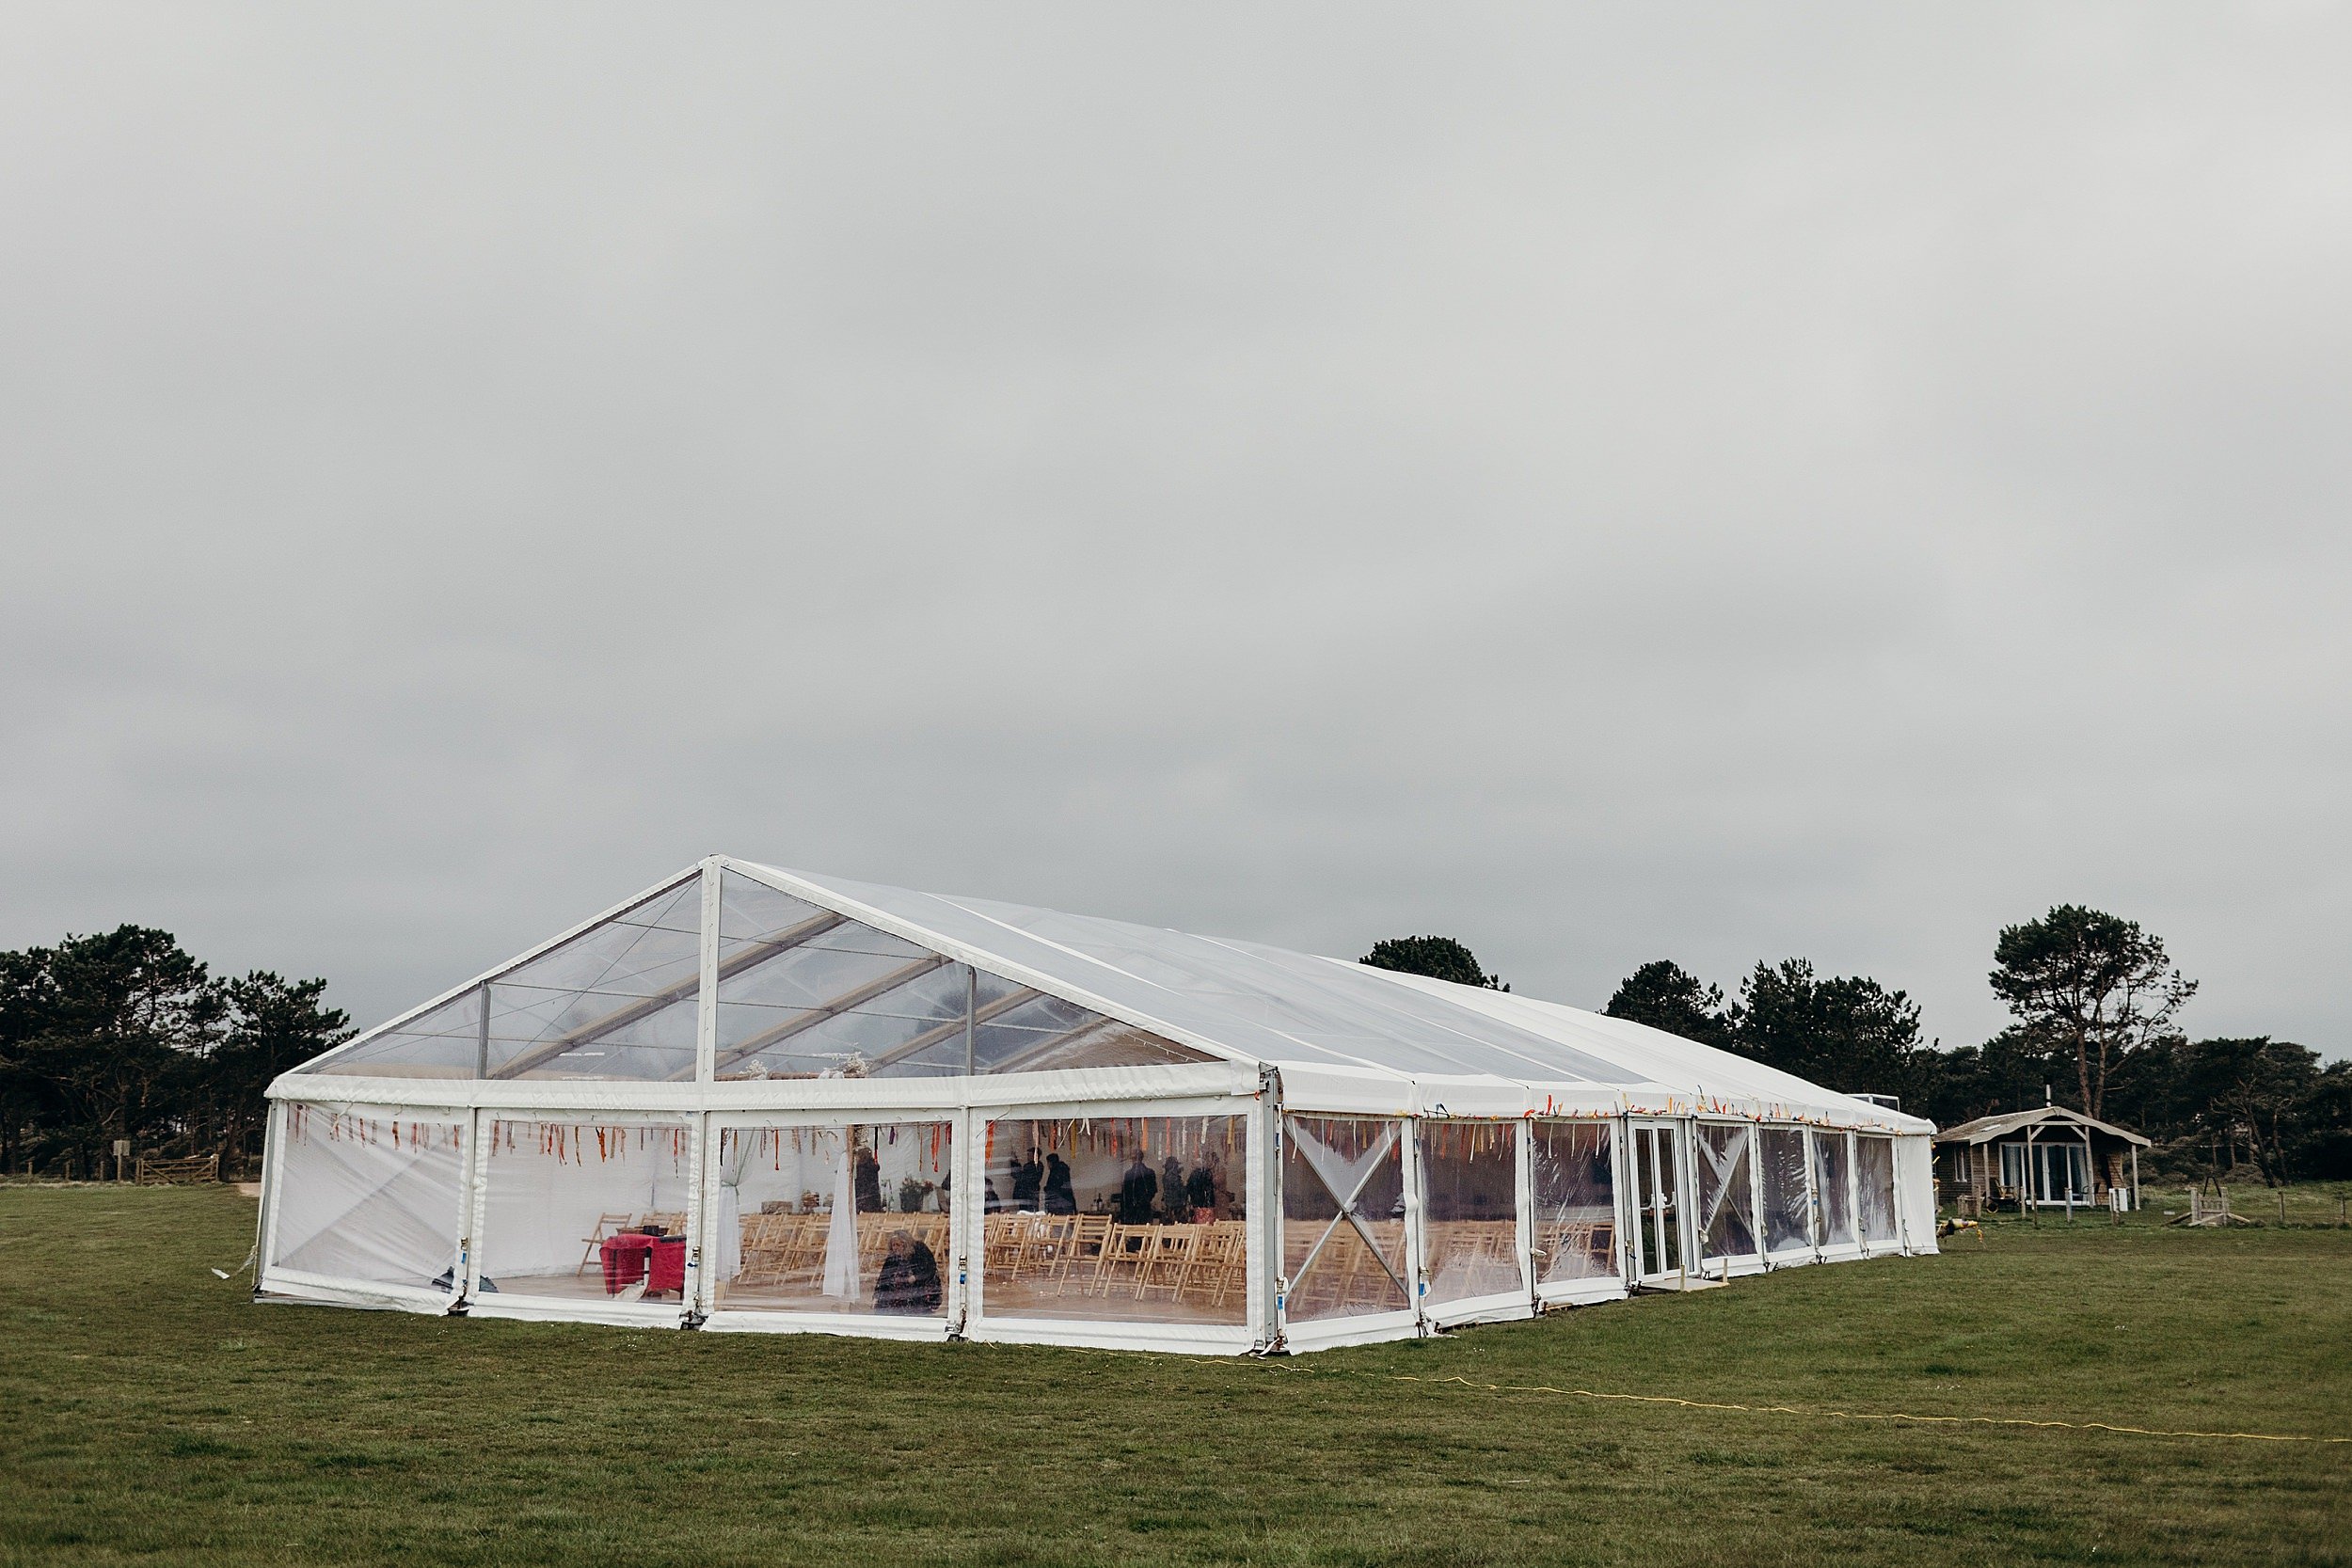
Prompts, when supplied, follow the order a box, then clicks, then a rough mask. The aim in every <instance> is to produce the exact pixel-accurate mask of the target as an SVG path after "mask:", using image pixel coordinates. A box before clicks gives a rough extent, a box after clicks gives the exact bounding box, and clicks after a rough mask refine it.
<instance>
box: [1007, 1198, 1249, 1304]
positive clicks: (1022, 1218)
mask: <svg viewBox="0 0 2352 1568" xmlns="http://www.w3.org/2000/svg"><path fill="white" fill-rule="evenodd" d="M981 1235H982V1252H983V1259H982V1261H983V1265H984V1267H985V1268H986V1270H987V1278H988V1279H989V1281H990V1282H991V1283H994V1282H996V1281H1000V1280H1001V1281H1003V1282H1005V1283H1007V1284H1025V1285H1026V1286H1027V1287H1028V1288H1029V1289H1031V1290H1033V1291H1043V1292H1047V1293H1051V1294H1054V1295H1072V1296H1080V1297H1085V1296H1093V1297H1098V1298H1102V1299H1104V1300H1108V1299H1110V1298H1111V1297H1113V1296H1124V1297H1127V1298H1129V1299H1131V1300H1135V1301H1151V1300H1164V1301H1166V1302H1168V1303H1169V1304H1170V1305H1171V1306H1179V1307H1182V1306H1200V1307H1211V1308H1218V1307H1224V1306H1226V1305H1227V1304H1228V1303H1229V1302H1232V1303H1238V1302H1240V1301H1241V1300H1242V1299H1243V1296H1244V1294H1245V1292H1246V1291H1248V1278H1249V1227H1248V1224H1247V1223H1246V1222H1244V1221H1241V1220H1237V1219H1235V1220H1206V1221H1201V1222H1200V1223H1198V1224H1184V1225H1122V1224H1120V1222H1119V1221H1117V1220H1115V1219H1113V1218H1111V1217H1110V1216H1109V1215H1108V1214H991V1215H989V1216H987V1218H986V1219H985V1220H984V1221H983V1222H982V1226H981Z"/></svg>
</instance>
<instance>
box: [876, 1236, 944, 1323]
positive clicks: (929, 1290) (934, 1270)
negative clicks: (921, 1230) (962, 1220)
mask: <svg viewBox="0 0 2352 1568" xmlns="http://www.w3.org/2000/svg"><path fill="white" fill-rule="evenodd" d="M874 1310H875V1311H877V1312H901V1313H909V1314H914V1315H920V1314H923V1313H927V1312H936V1311H938V1310H939V1259H936V1258H934V1257H933V1256H931V1249H930V1247H928V1246H926V1245H924V1244H923V1243H921V1242H919V1241H917V1240H915V1238H914V1235H913V1234H911V1233H910V1232H908V1231H904V1230H894V1231H892V1232H891V1233H890V1250H889V1252H888V1254H887V1255H886V1256H884V1258H883V1259H882V1267H881V1268H880V1269H878V1270H876V1271H875V1274H874Z"/></svg>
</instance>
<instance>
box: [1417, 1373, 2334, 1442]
mask: <svg viewBox="0 0 2352 1568" xmlns="http://www.w3.org/2000/svg"><path fill="white" fill-rule="evenodd" d="M1390 1381H1391V1382H1392V1383H1428V1384H1439V1383H1458V1384H1460V1385H1461V1386H1463V1387H1465V1388H1483V1389H1485V1390H1486V1392H1488V1393H1490V1394H1567V1395H1573V1396H1574V1397H1575V1398H1577V1399H1582V1400H1622V1401H1625V1402H1628V1403H1630V1404H1677V1405H1680V1406H1682V1408H1684V1409H1685V1410H1738V1411H1744V1412H1746V1413H1748V1414H1750V1415H1756V1416H1820V1417H1828V1418H1835V1419H1836V1420H1841V1421H1917V1422H1921V1423H1923V1424H1927V1425H1932V1426H1988V1427H2059V1428H2063V1429H2064V1430H2066V1431H2068V1432H2122V1433H2130V1434H2131V1435H2133V1436H2135V1437H2231V1438H2242V1439H2244V1440H2245V1441H2247V1442H2249V1443H2352V1437H2313V1436H2311V1435H2309V1434H2308V1433H2299V1432H2283V1433H2282V1432H2167V1431H2164V1430H2162V1429H2161V1428H2157V1427H2127V1426H2118V1425H2116V1424H2115V1423H2114V1422H2112V1421H2037V1420H2031V1419H2028V1418H2026V1417H2023V1416H1914V1415H1909V1414H1907V1413H1905V1412H1902V1411H1899V1410H1898V1411H1872V1410H1806V1409H1804V1408H1802V1407H1800V1406H1797V1405H1793V1404H1720V1403H1716V1402H1711V1401H1708V1400H1685V1399H1677V1398H1676V1397H1675V1396H1674V1395H1672V1394H1606V1393H1601V1392H1598V1391H1597V1390H1595V1389H1591V1388H1554V1387H1552V1386H1549V1384H1511V1383H1472V1382H1471V1381H1470V1379H1469V1378H1466V1377H1414V1376H1412V1375H1411V1374H1409V1373H1403V1372H1400V1373H1396V1374H1393V1375H1392V1376H1391V1379H1390Z"/></svg>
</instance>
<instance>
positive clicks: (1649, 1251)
mask: <svg viewBox="0 0 2352 1568" xmlns="http://www.w3.org/2000/svg"><path fill="white" fill-rule="evenodd" d="M1627 1131H1628V1134H1629V1139H1630V1147H1629V1154H1630V1156H1631V1162H1632V1166H1633V1187H1632V1193H1633V1213H1632V1220H1633V1223H1632V1226H1631V1227H1630V1236H1629V1242H1630V1244H1629V1247H1628V1248H1627V1264H1628V1267H1629V1268H1630V1269H1631V1270H1632V1271H1633V1277H1634V1279H1635V1281H1636V1282H1637V1283H1639V1284H1645V1285H1657V1284H1664V1283H1668V1282H1677V1283H1678V1282H1679V1281H1680V1280H1681V1278H1682V1275H1683V1271H1684V1269H1685V1268H1686V1267H1687V1266H1688V1264H1689V1261H1690V1257H1691V1238H1690V1235H1689V1230H1688V1227H1689V1223H1690V1221H1689V1215H1690V1212H1691V1204H1690V1196H1689V1194H1690V1175H1691V1162H1690V1155H1689V1151H1688V1149H1687V1148H1685V1147H1684V1142H1683V1139H1684V1135H1685V1128H1684V1124H1683V1123H1681V1122H1677V1121H1644V1120H1640V1119H1638V1118H1637V1119H1635V1120H1633V1121H1631V1122H1629V1124H1628V1129H1627Z"/></svg>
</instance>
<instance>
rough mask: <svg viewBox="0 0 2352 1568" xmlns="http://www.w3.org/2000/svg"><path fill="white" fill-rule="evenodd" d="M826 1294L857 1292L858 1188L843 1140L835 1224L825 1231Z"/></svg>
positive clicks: (835, 1193)
mask: <svg viewBox="0 0 2352 1568" xmlns="http://www.w3.org/2000/svg"><path fill="white" fill-rule="evenodd" d="M823 1293H824V1294H826V1295H829V1296H840V1297H843V1298H845V1299H846V1298H851V1297H854V1296H856V1294H857V1187H856V1184H855V1183H854V1182H853V1181H852V1180H851V1179H850V1142H849V1140H848V1139H847V1138H844V1139H843V1140H842V1142H841V1159H840V1162H839V1164H836V1165H835V1166H834V1182H833V1226H832V1227H831V1228H830V1229H828V1230H827V1231H826V1232H825V1283H824V1290H823Z"/></svg>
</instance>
